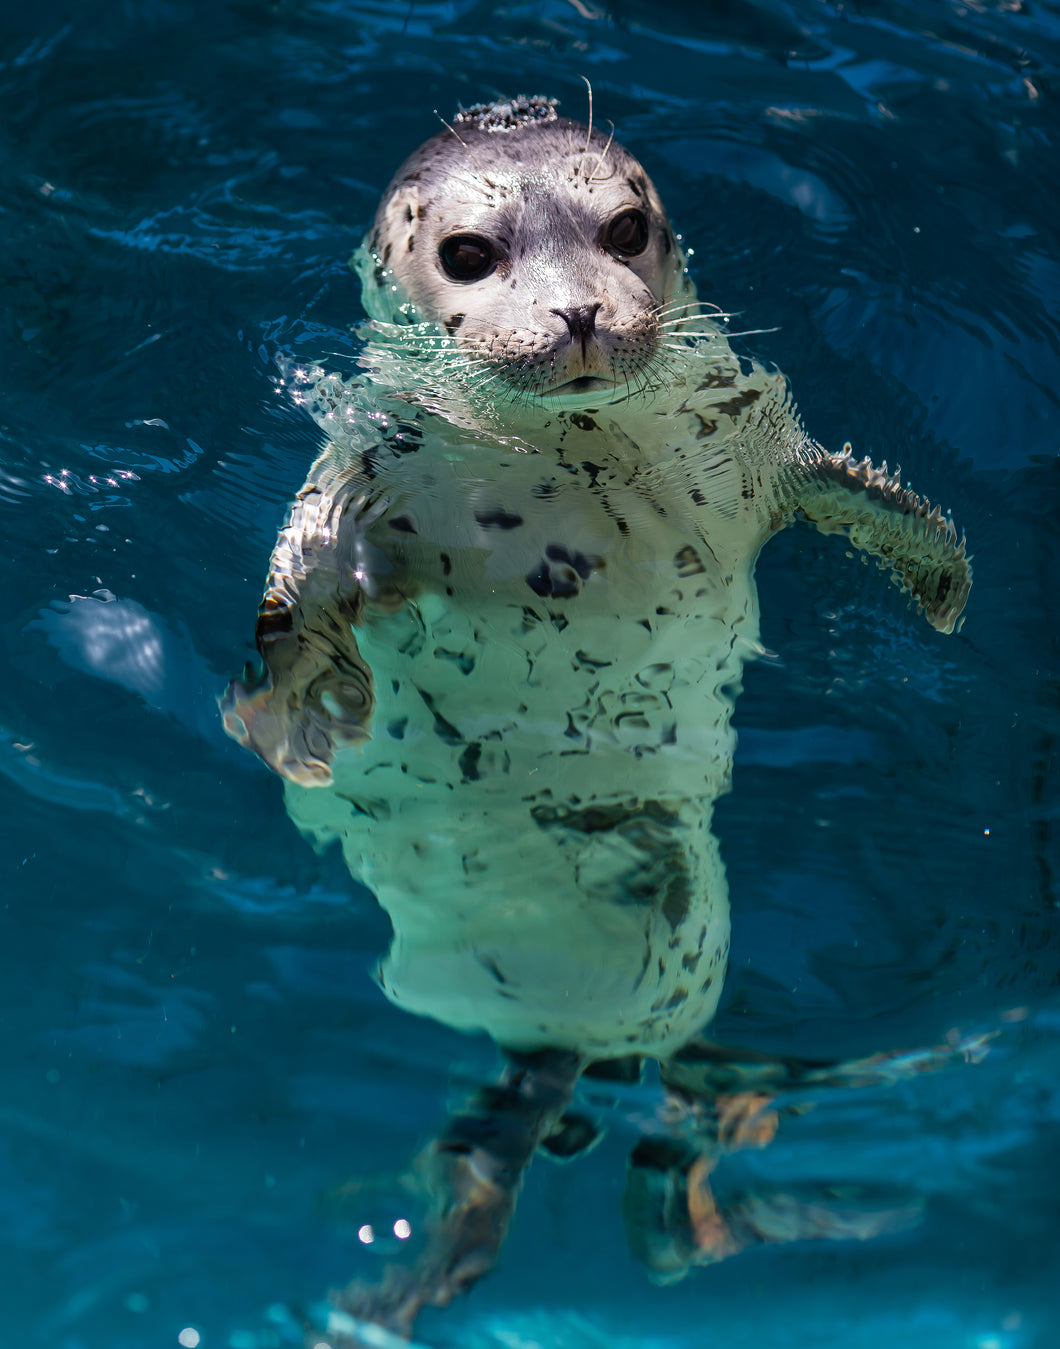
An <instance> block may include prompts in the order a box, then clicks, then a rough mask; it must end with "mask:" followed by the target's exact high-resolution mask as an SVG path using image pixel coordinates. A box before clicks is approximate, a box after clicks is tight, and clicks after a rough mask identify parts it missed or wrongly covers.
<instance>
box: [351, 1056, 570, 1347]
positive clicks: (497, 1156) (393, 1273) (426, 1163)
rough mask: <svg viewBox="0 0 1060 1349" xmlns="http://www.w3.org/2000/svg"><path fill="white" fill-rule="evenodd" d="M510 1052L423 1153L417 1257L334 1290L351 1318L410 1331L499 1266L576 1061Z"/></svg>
mask: <svg viewBox="0 0 1060 1349" xmlns="http://www.w3.org/2000/svg"><path fill="white" fill-rule="evenodd" d="M507 1058H508V1066H507V1068H506V1070H505V1072H504V1074H503V1076H502V1078H501V1080H500V1081H499V1082H498V1083H495V1084H491V1085H489V1086H486V1087H483V1088H482V1089H481V1090H480V1091H478V1092H477V1093H476V1095H475V1097H474V1098H473V1099H472V1101H471V1102H470V1104H469V1106H468V1108H467V1109H466V1110H465V1111H464V1112H462V1113H461V1114H460V1115H457V1116H455V1117H453V1118H452V1119H451V1120H450V1121H449V1123H448V1125H447V1126H446V1128H445V1130H444V1132H443V1133H442V1134H441V1136H440V1137H438V1138H436V1139H435V1140H434V1142H432V1143H431V1144H430V1145H429V1146H428V1147H427V1149H426V1150H425V1152H424V1154H423V1155H422V1157H421V1158H420V1163H419V1166H420V1169H421V1172H422V1174H423V1176H424V1178H425V1180H426V1182H427V1186H428V1189H429V1190H430V1192H431V1194H432V1210H433V1212H432V1213H431V1215H430V1218H429V1219H428V1229H429V1230H428V1236H427V1241H426V1245H425V1247H424V1249H423V1250H422V1252H421V1253H420V1255H419V1257H418V1259H417V1260H416V1261H415V1263H414V1264H413V1265H412V1266H411V1267H403V1266H390V1267H389V1268H388V1269H387V1270H386V1271H385V1273H384V1276H383V1279H382V1281H381V1282H380V1283H379V1284H378V1285H375V1286H372V1285H368V1284H365V1283H363V1282H356V1283H353V1284H351V1285H349V1286H348V1287H347V1288H345V1289H342V1290H340V1291H338V1292H336V1293H333V1294H332V1299H331V1300H332V1304H333V1306H335V1307H336V1308H337V1309H338V1310H339V1311H340V1312H343V1313H346V1314H347V1315H349V1316H352V1317H353V1318H355V1323H356V1322H361V1323H363V1322H368V1323H370V1324H375V1325H381V1326H384V1327H385V1328H386V1329H388V1330H393V1331H396V1332H397V1333H399V1334H402V1335H406V1336H408V1335H409V1334H411V1331H412V1327H413V1323H414V1322H415V1320H416V1317H417V1316H418V1315H419V1313H420V1311H421V1310H422V1309H423V1308H424V1307H445V1306H448V1304H449V1303H450V1302H451V1301H452V1300H453V1298H454V1297H456V1296H458V1295H459V1294H461V1293H465V1292H467V1291H468V1289H469V1288H471V1286H472V1285H473V1284H475V1283H477V1282H478V1280H479V1279H480V1278H482V1276H483V1275H484V1274H487V1273H488V1272H489V1271H490V1270H491V1269H492V1268H493V1266H494V1265H495V1264H496V1263H497V1259H498V1257H499V1255H500V1251H501V1246H502V1244H503V1242H504V1238H505V1236H506V1235H507V1231H508V1227H509V1224H510V1223H511V1219H512V1215H513V1213H514V1212H515V1204H516V1200H517V1198H518V1195H519V1190H520V1188H521V1186H522V1183H523V1177H524V1176H525V1174H526V1171H527V1169H528V1167H529V1166H530V1163H531V1162H532V1161H533V1158H534V1153H535V1151H536V1150H537V1148H538V1146H539V1145H540V1144H541V1142H542V1141H543V1139H544V1138H546V1137H547V1136H548V1135H549V1134H550V1133H551V1132H552V1131H553V1129H554V1128H555V1126H556V1124H557V1122H558V1121H559V1119H560V1118H561V1117H562V1116H563V1114H564V1112H565V1111H566V1109H567V1107H568V1105H569V1104H570V1099H571V1096H572V1094H573V1092H574V1088H575V1084H576V1083H577V1080H578V1076H579V1074H580V1072H581V1069H582V1066H583V1060H582V1059H581V1058H580V1057H579V1056H578V1055H577V1054H575V1053H573V1052H571V1051H569V1050H549V1049H546V1050H539V1051H533V1052H528V1053H515V1052H510V1053H508V1055H507ZM331 1342H333V1341H331ZM346 1342H348V1341H342V1340H341V1339H340V1343H346ZM354 1343H355V1344H356V1343H358V1341H356V1340H354ZM336 1349H338V1346H336Z"/></svg>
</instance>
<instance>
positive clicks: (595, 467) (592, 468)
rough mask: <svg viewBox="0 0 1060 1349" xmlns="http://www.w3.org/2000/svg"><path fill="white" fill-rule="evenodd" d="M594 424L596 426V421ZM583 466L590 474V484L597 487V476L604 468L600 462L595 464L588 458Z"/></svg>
mask: <svg viewBox="0 0 1060 1349" xmlns="http://www.w3.org/2000/svg"><path fill="white" fill-rule="evenodd" d="M593 425H594V426H595V425H596V423H595V422H594V423H593ZM582 468H583V469H584V470H585V472H586V473H588V475H589V479H590V485H591V486H593V487H595V486H596V480H597V478H598V477H599V476H600V474H601V473H603V471H604V470H603V469H602V468H601V467H600V465H599V464H594V463H592V462H591V461H590V460H588V459H583V460H582Z"/></svg>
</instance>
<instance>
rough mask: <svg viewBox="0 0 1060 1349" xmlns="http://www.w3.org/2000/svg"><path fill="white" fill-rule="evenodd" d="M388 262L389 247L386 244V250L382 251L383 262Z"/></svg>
mask: <svg viewBox="0 0 1060 1349" xmlns="http://www.w3.org/2000/svg"><path fill="white" fill-rule="evenodd" d="M389 261H390V245H389V244H387V246H386V248H384V249H383V262H384V263H387V262H389Z"/></svg>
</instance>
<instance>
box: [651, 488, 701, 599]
mask: <svg viewBox="0 0 1060 1349" xmlns="http://www.w3.org/2000/svg"><path fill="white" fill-rule="evenodd" d="M701 504H702V503H701ZM674 566H675V567H676V568H677V571H678V575H679V576H681V578H682V579H683V578H684V577H686V576H699V575H700V574H701V573H702V572H704V571H705V570H706V568H705V567H704V566H703V559H702V558H701V557H700V556H699V554H698V553H697V552H696V550H695V549H694V548H693V547H692V545H691V544H690V543H686V544H685V546H684V547H683V548H682V549H681V551H680V552H679V553H678V554H677V556H676V557H675V558H674ZM656 612H658V610H656Z"/></svg>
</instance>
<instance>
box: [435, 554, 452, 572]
mask: <svg viewBox="0 0 1060 1349" xmlns="http://www.w3.org/2000/svg"><path fill="white" fill-rule="evenodd" d="M438 561H439V562H440V563H441V564H442V575H443V576H448V575H449V573H450V572H451V571H452V570H453V559H452V558H451V557H450V556H449V554H448V553H439V554H438Z"/></svg>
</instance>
